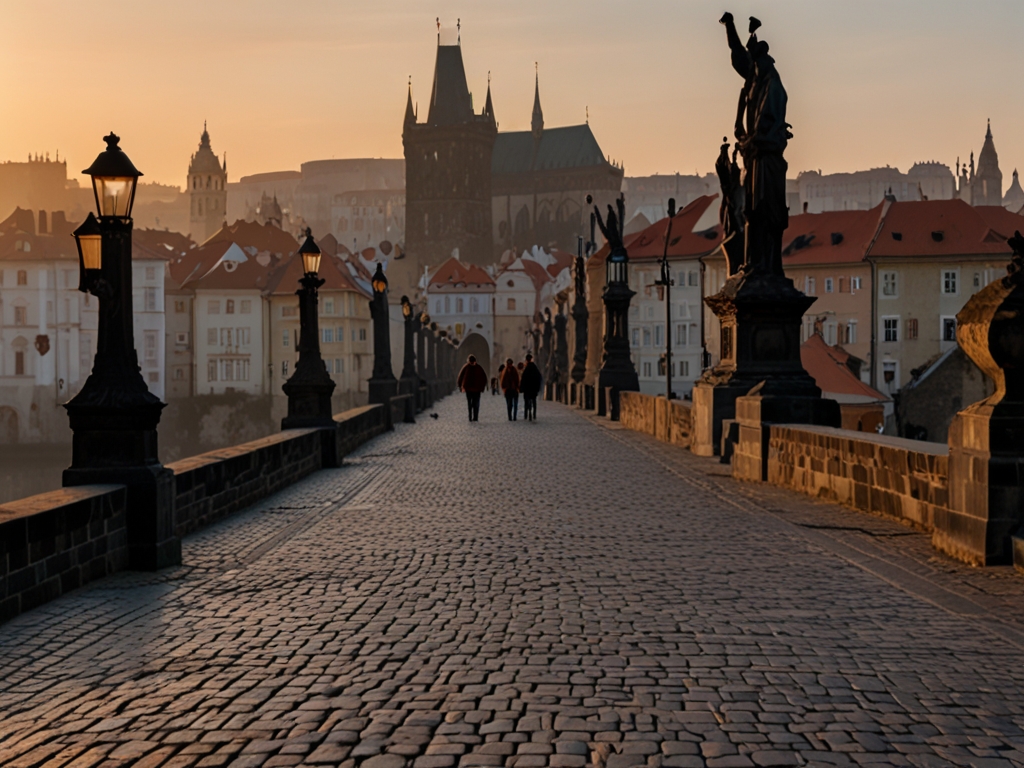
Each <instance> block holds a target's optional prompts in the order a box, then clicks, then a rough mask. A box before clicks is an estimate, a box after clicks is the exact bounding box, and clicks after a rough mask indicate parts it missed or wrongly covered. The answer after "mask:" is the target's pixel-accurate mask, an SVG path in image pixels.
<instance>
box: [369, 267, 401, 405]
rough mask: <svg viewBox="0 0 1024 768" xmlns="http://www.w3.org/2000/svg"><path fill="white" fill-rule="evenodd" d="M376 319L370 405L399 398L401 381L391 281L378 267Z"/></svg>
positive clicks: (373, 303) (373, 313)
mask: <svg viewBox="0 0 1024 768" xmlns="http://www.w3.org/2000/svg"><path fill="white" fill-rule="evenodd" d="M370 316H371V317H372V318H373V375H372V376H371V377H370V382H369V401H370V402H371V403H384V404H387V403H388V401H389V400H390V399H391V398H392V397H394V396H395V395H397V394H398V380H397V379H396V378H395V374H394V371H393V370H392V368H391V319H390V317H389V316H388V279H387V278H386V277H385V276H384V268H383V267H382V266H381V264H380V262H378V263H377V271H376V272H374V273H373V299H372V300H371V301H370Z"/></svg>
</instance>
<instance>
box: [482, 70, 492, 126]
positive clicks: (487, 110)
mask: <svg viewBox="0 0 1024 768" xmlns="http://www.w3.org/2000/svg"><path fill="white" fill-rule="evenodd" d="M484 116H486V117H489V118H491V120H492V121H493V120H494V104H493V103H492V102H491V73H490V72H488V73H487V100H486V101H485V102H484Z"/></svg>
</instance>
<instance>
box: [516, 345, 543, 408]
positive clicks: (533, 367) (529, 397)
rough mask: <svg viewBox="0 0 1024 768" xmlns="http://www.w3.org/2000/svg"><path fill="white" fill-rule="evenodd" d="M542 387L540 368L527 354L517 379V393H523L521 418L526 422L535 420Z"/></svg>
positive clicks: (531, 356)
mask: <svg viewBox="0 0 1024 768" xmlns="http://www.w3.org/2000/svg"><path fill="white" fill-rule="evenodd" d="M543 386H544V379H543V377H542V376H541V375H540V368H538V367H537V364H536V363H535V362H533V355H531V354H529V353H527V355H526V366H525V367H524V368H523V375H522V376H521V377H520V379H519V391H520V392H522V393H523V416H524V417H525V418H526V420H527V421H536V420H537V395H539V394H540V390H541V388H542V387H543Z"/></svg>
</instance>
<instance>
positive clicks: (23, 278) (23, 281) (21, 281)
mask: <svg viewBox="0 0 1024 768" xmlns="http://www.w3.org/2000/svg"><path fill="white" fill-rule="evenodd" d="M18 285H28V272H26V271H25V270H24V269H19V270H18Z"/></svg>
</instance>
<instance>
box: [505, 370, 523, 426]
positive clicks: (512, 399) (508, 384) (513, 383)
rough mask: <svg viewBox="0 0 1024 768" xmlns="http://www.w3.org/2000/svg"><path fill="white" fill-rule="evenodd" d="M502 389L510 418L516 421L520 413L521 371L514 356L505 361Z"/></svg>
mask: <svg viewBox="0 0 1024 768" xmlns="http://www.w3.org/2000/svg"><path fill="white" fill-rule="evenodd" d="M501 391H502V392H504V393H505V407H506V408H507V409H508V420H509V421H515V420H516V416H517V415H518V413H519V371H517V370H516V366H515V363H513V362H512V358H509V359H508V361H507V362H506V363H505V371H504V372H503V373H502V374H501Z"/></svg>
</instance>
